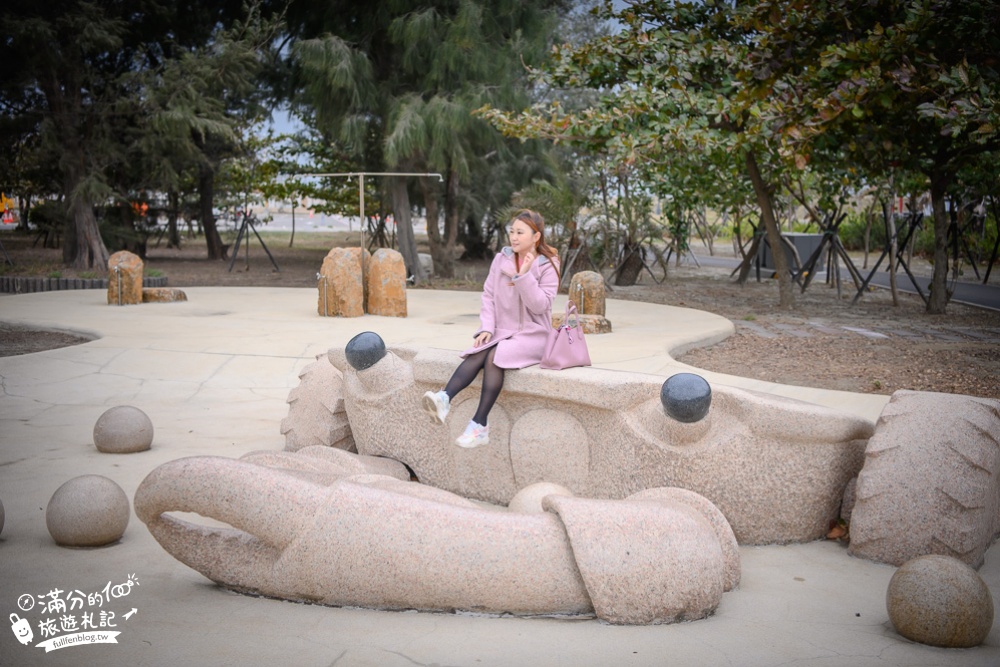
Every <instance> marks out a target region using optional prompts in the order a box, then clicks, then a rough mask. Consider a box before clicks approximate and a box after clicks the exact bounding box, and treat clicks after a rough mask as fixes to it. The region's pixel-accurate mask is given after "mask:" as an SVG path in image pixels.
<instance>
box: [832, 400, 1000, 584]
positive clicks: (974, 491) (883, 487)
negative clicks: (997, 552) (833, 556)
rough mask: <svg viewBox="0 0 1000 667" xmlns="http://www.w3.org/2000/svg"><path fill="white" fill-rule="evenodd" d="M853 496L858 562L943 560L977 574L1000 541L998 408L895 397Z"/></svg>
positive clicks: (880, 422) (854, 550)
mask: <svg viewBox="0 0 1000 667" xmlns="http://www.w3.org/2000/svg"><path fill="white" fill-rule="evenodd" d="M855 496H856V500H855V502H854V507H853V509H852V510H851V512H850V517H851V524H850V529H851V544H850V547H849V551H850V553H851V554H852V555H854V556H858V557H861V558H867V559H869V560H874V561H878V562H881V563H890V564H892V565H902V564H903V563H905V562H906V561H908V560H910V559H912V558H916V557H917V556H922V555H925V554H941V555H945V556H953V557H955V558H958V559H959V560H961V561H962V562H964V563H967V564H968V565H971V566H972V567H974V568H978V567H979V566H980V565H981V564H982V562H983V556H984V554H985V553H986V550H987V549H988V548H989V546H990V545H991V544H992V543H993V541H994V539H995V538H996V536H997V535H998V534H1000V401H998V400H995V399H987V398H975V397H972V396H960V395H955V394H939V393H931V392H914V391H897V392H896V393H894V394H893V395H892V398H891V399H890V400H889V404H888V405H887V406H886V407H885V409H884V410H883V411H882V414H881V415H880V416H879V419H878V422H877V423H876V425H875V434H874V435H873V436H872V438H871V440H869V441H868V446H867V449H866V453H865V464H864V468H863V469H862V471H861V474H860V475H859V476H858V481H857V486H856V490H855Z"/></svg>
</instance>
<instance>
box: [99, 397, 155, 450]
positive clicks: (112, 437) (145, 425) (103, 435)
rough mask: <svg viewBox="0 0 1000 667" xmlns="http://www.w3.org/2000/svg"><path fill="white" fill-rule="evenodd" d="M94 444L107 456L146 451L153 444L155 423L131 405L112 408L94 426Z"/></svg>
mask: <svg viewBox="0 0 1000 667" xmlns="http://www.w3.org/2000/svg"><path fill="white" fill-rule="evenodd" d="M94 444H95V445H97V451H99V452H105V453H107V454H129V453H131V452H142V451H145V450H147V449H149V447H150V445H152V444H153V422H152V421H150V419H149V417H147V416H146V413H145V412H143V411H142V410H140V409H139V408H136V407H132V406H131V405H119V406H117V407H114V408H110V409H109V410H106V411H105V412H104V414H103V415H101V416H100V417H98V418H97V423H96V424H94Z"/></svg>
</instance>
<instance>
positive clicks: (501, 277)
mask: <svg viewBox="0 0 1000 667" xmlns="http://www.w3.org/2000/svg"><path fill="white" fill-rule="evenodd" d="M515 276H517V268H516V267H515V263H514V251H513V250H512V249H511V248H509V247H508V248H504V249H503V250H501V251H500V252H498V253H497V256H496V257H494V258H493V264H492V265H491V266H490V274H489V275H488V276H487V277H486V282H485V283H484V284H483V305H482V307H481V308H480V310H479V323H480V327H479V330H478V331H476V333H475V334H474V335H475V336H478V335H479V334H481V333H483V332H484V331H487V332H489V333H490V334H492V336H493V337H492V338H491V339H490V342H489V343H487V344H486V345H483V346H482V347H470V348H469V349H468V350H465V351H464V352H462V355H461V356H463V357H467V356H469V355H470V354H474V353H476V352H481V351H482V350H486V349H489V348H490V347H493V346H494V345H495V346H496V348H497V351H496V355H495V356H494V358H493V362H494V363H495V364H496V365H497V366H499V367H500V368H524V367H525V366H531V365H532V364H537V363H538V362H539V361H541V360H542V354H543V353H544V352H545V342H546V341H547V340H548V336H549V331H550V330H551V329H552V301H553V299H555V296H556V291H557V290H558V289H559V277H558V276H557V275H556V270H555V267H553V266H552V263H551V262H550V261H549V259H548V258H547V257H544V256H542V255H539V256H538V258H537V259H535V261H534V262H532V263H531V268H530V269H529V270H528V272H527V273H526V274H524V275H523V276H517V277H516V278H515Z"/></svg>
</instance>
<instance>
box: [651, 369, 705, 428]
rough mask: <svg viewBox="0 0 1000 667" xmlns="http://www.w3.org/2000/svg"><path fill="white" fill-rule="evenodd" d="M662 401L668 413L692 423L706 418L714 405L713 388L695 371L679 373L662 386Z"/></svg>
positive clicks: (679, 419) (680, 420)
mask: <svg viewBox="0 0 1000 667" xmlns="http://www.w3.org/2000/svg"><path fill="white" fill-rule="evenodd" d="M660 402H661V403H663V409H664V410H665V411H666V413H667V414H668V415H670V416H671V417H673V418H674V419H676V420H677V421H679V422H683V423H685V424H691V423H693V422H696V421H701V420H702V419H704V417H705V415H707V414H708V409H709V408H710V407H711V406H712V388H711V387H710V386H709V385H708V382H707V381H706V380H705V378H703V377H701V376H700V375H695V374H694V373H677V374H676V375H671V376H670V377H668V378H667V380H666V382H664V383H663V387H661V388H660Z"/></svg>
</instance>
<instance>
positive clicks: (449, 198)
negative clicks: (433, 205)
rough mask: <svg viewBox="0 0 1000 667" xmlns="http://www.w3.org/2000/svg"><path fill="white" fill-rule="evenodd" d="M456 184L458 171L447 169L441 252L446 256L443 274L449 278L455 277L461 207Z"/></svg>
mask: <svg viewBox="0 0 1000 667" xmlns="http://www.w3.org/2000/svg"><path fill="white" fill-rule="evenodd" d="M458 186H459V178H458V171H456V170H455V169H449V170H448V176H447V180H446V182H445V191H444V249H443V254H444V255H445V257H446V258H447V259H446V262H447V268H446V271H447V274H443V275H447V276H448V277H450V278H454V277H455V255H456V254H457V253H456V250H455V246H456V245H457V244H458V227H459V213H460V208H461V207H460V206H459V204H458ZM435 261H436V260H435Z"/></svg>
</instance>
